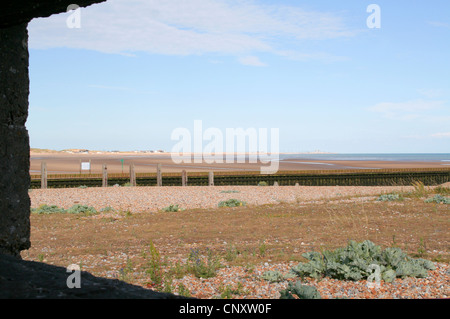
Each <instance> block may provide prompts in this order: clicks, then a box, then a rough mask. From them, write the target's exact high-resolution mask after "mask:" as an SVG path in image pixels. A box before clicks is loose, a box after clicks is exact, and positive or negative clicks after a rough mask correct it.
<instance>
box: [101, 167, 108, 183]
mask: <svg viewBox="0 0 450 319" xmlns="http://www.w3.org/2000/svg"><path fill="white" fill-rule="evenodd" d="M102 173H103V176H102V187H108V170H107V167H106V164H103V166H102Z"/></svg>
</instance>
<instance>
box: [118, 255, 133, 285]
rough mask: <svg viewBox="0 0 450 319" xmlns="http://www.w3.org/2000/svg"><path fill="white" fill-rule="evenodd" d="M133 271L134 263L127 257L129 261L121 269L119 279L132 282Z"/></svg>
mask: <svg viewBox="0 0 450 319" xmlns="http://www.w3.org/2000/svg"><path fill="white" fill-rule="evenodd" d="M132 273H133V263H132V261H131V260H130V259H129V258H128V257H127V263H126V265H125V267H123V268H120V269H119V280H121V281H125V282H130V281H131V278H130V275H131V274H132Z"/></svg>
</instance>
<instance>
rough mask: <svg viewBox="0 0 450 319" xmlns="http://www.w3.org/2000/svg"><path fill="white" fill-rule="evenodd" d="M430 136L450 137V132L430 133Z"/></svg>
mask: <svg viewBox="0 0 450 319" xmlns="http://www.w3.org/2000/svg"><path fill="white" fill-rule="evenodd" d="M431 137H435V138H450V132H444V133H436V134H432V135H431Z"/></svg>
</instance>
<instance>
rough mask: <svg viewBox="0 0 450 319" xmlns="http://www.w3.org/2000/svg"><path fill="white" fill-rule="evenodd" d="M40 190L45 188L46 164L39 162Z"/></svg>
mask: <svg viewBox="0 0 450 319" xmlns="http://www.w3.org/2000/svg"><path fill="white" fill-rule="evenodd" d="M41 188H42V189H45V188H47V163H46V162H41Z"/></svg>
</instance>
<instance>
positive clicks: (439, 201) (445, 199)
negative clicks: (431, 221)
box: [425, 194, 450, 204]
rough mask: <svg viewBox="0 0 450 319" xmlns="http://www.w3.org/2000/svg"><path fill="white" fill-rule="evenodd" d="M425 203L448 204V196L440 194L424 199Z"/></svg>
mask: <svg viewBox="0 0 450 319" xmlns="http://www.w3.org/2000/svg"><path fill="white" fill-rule="evenodd" d="M425 203H437V204H450V197H444V196H442V195H441V194H438V195H435V196H434V197H432V198H428V199H426V200H425Z"/></svg>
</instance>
